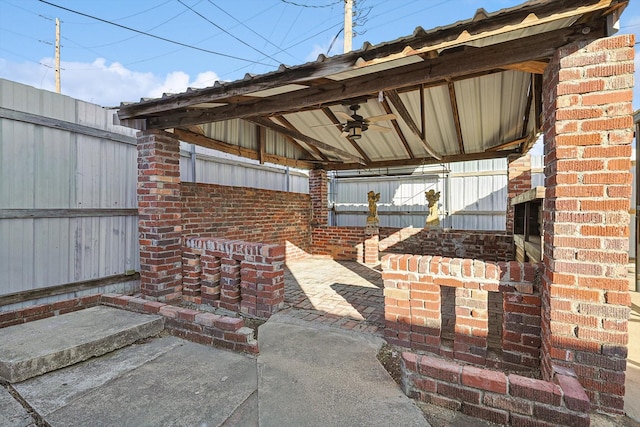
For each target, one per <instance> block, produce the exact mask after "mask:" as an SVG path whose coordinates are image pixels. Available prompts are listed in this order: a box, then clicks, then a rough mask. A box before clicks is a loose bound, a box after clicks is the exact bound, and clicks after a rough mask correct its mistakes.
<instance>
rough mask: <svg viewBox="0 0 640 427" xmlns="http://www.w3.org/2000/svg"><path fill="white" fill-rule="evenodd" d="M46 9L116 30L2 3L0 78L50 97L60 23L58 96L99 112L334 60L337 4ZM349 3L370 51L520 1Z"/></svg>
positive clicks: (25, 0)
mask: <svg viewBox="0 0 640 427" xmlns="http://www.w3.org/2000/svg"><path fill="white" fill-rule="evenodd" d="M46 1H47V2H50V3H53V4H55V5H58V6H61V7H62V8H66V9H70V10H73V11H77V12H81V13H82V14H85V15H90V16H93V17H96V18H100V19H102V20H104V21H109V22H111V23H113V24H117V25H113V24H109V23H107V22H103V21H99V20H96V19H92V18H90V17H88V16H83V15H80V14H77V13H73V12H71V11H69V10H64V9H62V8H59V7H55V6H52V5H50V4H47V3H45V2H42V1H39V0H0V78H5V79H9V80H13V81H18V82H21V83H25V84H28V85H31V86H34V87H37V88H42V89H47V90H54V88H55V80H54V70H53V61H54V60H53V58H54V41H55V18H59V19H60V21H61V40H62V49H61V59H62V66H61V68H62V73H61V75H62V78H61V80H62V93H64V94H66V95H69V96H72V97H74V98H78V99H82V100H85V101H89V102H93V103H96V104H100V105H103V106H117V105H119V103H120V102H121V101H138V100H139V99H140V98H141V97H157V96H160V95H161V94H162V93H163V92H171V93H175V92H181V91H184V90H185V89H186V88H187V87H205V86H210V85H212V84H213V83H214V81H215V80H236V79H240V78H242V77H243V76H244V74H245V73H253V74H260V73H264V72H269V71H273V70H275V69H277V67H278V65H279V64H281V63H284V64H287V65H297V64H301V63H304V62H308V61H312V60H315V59H316V58H317V56H318V54H320V53H324V54H327V52H329V55H336V54H339V53H342V42H343V38H342V33H341V32H340V30H341V29H342V25H343V1H342V0H126V1H125V0H46ZM356 3H357V8H356V10H357V14H358V15H357V16H356V20H355V27H354V30H355V31H356V32H357V35H356V37H355V38H354V41H353V46H354V49H358V48H360V47H361V46H362V44H363V42H365V41H369V42H370V43H372V44H377V43H380V42H384V41H389V40H393V39H396V38H398V37H402V36H406V35H410V34H411V33H412V32H413V30H414V29H415V28H416V27H417V26H422V27H423V28H425V29H431V28H434V27H437V26H441V25H448V24H451V23H453V22H455V21H458V20H462V19H468V18H471V17H473V15H474V13H475V11H476V9H478V8H480V7H483V8H484V9H486V10H487V11H488V12H493V11H496V10H499V9H502V8H506V7H511V6H515V5H518V4H520V3H522V1H521V0H485V1H482V0H413V1H412V0H357V2H356ZM621 26H622V28H621V32H623V33H634V34H636V38H637V39H639V40H640V37H638V36H637V35H638V34H639V33H640V6H638V1H637V0H633V1H631V4H630V5H629V6H628V7H627V9H626V11H625V12H624V14H623V16H622V20H621ZM123 27H128V28H130V29H134V30H137V31H139V32H134V31H131V30H129V29H125V28H123ZM141 33H148V34H152V35H154V36H156V37H157V38H153V37H151V36H148V35H143V34H141ZM336 36H337V39H336V40H335V43H334V44H333V46H332V47H331V50H330V51H329V47H330V45H331V43H332V41H333V40H334V38H336ZM159 38H164V39H167V40H171V41H173V42H176V43H179V44H176V43H171V42H169V41H167V40H160V39H159ZM185 45H188V46H190V47H187V46H185ZM636 56H637V57H640V53H637V54H636ZM636 63H637V64H638V60H636ZM638 68H640V67H639V66H636V69H638ZM636 81H638V80H637V79H636ZM639 86H640V85H639ZM636 93H638V91H636ZM635 98H636V100H634V107H635V108H640V103H639V102H638V98H640V97H638V96H637V97H635Z"/></svg>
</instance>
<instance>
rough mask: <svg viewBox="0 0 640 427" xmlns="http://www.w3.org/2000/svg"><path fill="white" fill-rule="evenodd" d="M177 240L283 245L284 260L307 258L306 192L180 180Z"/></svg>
mask: <svg viewBox="0 0 640 427" xmlns="http://www.w3.org/2000/svg"><path fill="white" fill-rule="evenodd" d="M181 195H182V236H183V238H190V237H212V238H221V239H230V240H242V241H246V242H255V243H267V244H278V245H285V246H286V250H287V255H286V256H287V261H291V260H295V259H300V258H303V257H305V256H307V255H308V253H309V252H310V244H311V228H310V221H311V199H310V197H309V195H308V194H301V193H290V192H284V191H272V190H260V189H255V188H244V187H232V186H224V185H215V184H200V183H190V182H183V183H182V187H181Z"/></svg>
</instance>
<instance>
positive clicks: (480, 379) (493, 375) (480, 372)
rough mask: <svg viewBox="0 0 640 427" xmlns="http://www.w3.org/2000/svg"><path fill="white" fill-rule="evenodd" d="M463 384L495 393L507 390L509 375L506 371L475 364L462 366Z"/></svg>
mask: <svg viewBox="0 0 640 427" xmlns="http://www.w3.org/2000/svg"><path fill="white" fill-rule="evenodd" d="M462 384H463V385H466V386H469V387H475V388H479V389H482V390H487V391H492V392H495V393H506V392H507V377H506V375H505V374H504V373H502V372H497V371H490V370H488V369H480V368H475V367H473V366H465V367H463V368H462Z"/></svg>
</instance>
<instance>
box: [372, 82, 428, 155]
mask: <svg viewBox="0 0 640 427" xmlns="http://www.w3.org/2000/svg"><path fill="white" fill-rule="evenodd" d="M384 96H385V98H387V99H388V100H389V102H391V103H392V104H393V106H394V107H395V109H396V111H397V112H398V114H399V115H400V118H401V119H402V120H403V121H404V122H405V124H406V125H407V126H408V127H409V129H410V130H411V132H413V134H414V135H415V136H417V137H418V139H419V140H420V142H422V145H424V148H425V149H426V150H427V153H429V155H431V157H433V158H434V159H436V160H440V155H439V154H438V153H437V152H436V150H434V149H433V147H431V144H429V142H428V141H427V138H426V136H425V134H424V132H422V131H421V130H420V129H419V128H418V125H416V122H415V121H414V120H413V117H411V114H409V110H407V107H406V106H405V105H404V102H402V99H400V95H398V92H396V91H395V90H389V91H386V92H385V93H384Z"/></svg>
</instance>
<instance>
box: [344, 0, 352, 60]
mask: <svg viewBox="0 0 640 427" xmlns="http://www.w3.org/2000/svg"><path fill="white" fill-rule="evenodd" d="M352 37H353V0H344V52H343V53H347V52H351V46H352V43H351V39H352Z"/></svg>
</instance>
